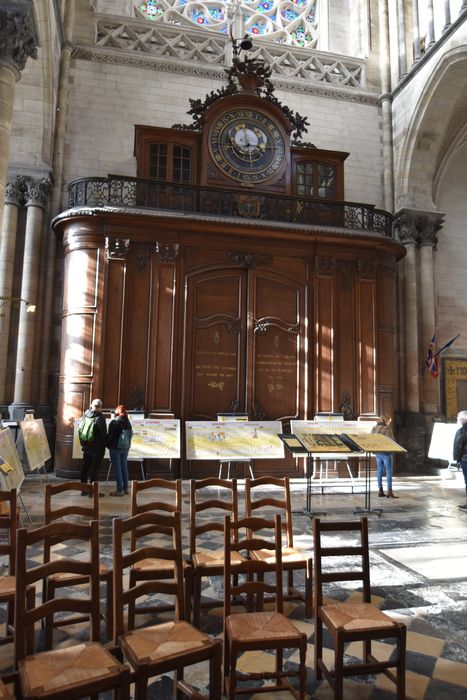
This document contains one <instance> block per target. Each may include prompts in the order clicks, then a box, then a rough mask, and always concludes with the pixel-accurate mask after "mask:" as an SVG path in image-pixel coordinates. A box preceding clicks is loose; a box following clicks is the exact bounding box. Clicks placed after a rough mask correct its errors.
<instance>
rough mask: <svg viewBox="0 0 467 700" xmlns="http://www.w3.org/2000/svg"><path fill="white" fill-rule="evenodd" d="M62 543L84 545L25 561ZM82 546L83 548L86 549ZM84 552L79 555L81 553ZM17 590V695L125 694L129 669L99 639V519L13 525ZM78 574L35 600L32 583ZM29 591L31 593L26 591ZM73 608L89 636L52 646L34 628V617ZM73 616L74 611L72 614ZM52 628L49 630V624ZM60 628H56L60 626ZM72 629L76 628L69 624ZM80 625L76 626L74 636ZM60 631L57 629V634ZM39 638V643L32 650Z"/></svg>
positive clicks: (50, 698) (70, 698) (124, 698)
mask: <svg viewBox="0 0 467 700" xmlns="http://www.w3.org/2000/svg"><path fill="white" fill-rule="evenodd" d="M59 537H60V538H61V542H62V543H63V544H64V547H67V546H70V547H76V546H77V543H79V544H80V545H81V546H82V547H84V548H85V551H84V552H83V554H82V555H81V556H79V557H73V558H72V557H66V556H64V557H62V558H57V559H55V560H54V561H49V562H46V563H45V564H38V565H37V566H34V567H29V566H28V565H29V564H30V562H31V558H32V556H33V554H34V553H35V551H36V550H37V548H38V547H40V546H44V545H45V543H46V542H48V541H50V540H52V541H58V538H59ZM86 549H87V550H88V551H86ZM83 555H84V556H83ZM16 566H17V574H16V577H17V595H16V604H15V624H16V634H15V660H16V668H17V670H18V680H19V685H20V688H21V696H20V697H22V698H23V700H32V699H34V700H39V699H40V698H43V699H45V698H47V700H63V698H67V700H74V699H75V698H84V697H88V696H91V697H94V698H97V695H98V693H100V692H104V691H107V690H111V691H113V695H114V697H119V698H121V700H128V699H129V697H130V669H129V668H128V666H126V665H123V664H121V663H120V662H119V661H118V660H117V659H116V658H115V657H114V656H113V655H112V654H111V653H110V652H109V651H108V650H107V649H106V648H105V647H104V646H103V645H102V644H100V643H99V631H100V630H99V628H100V615H99V606H100V601H99V582H100V578H99V523H98V522H97V520H93V521H92V522H91V523H89V524H86V525H80V524H76V523H70V522H63V521H57V522H54V523H52V524H50V525H44V526H43V527H40V528H38V529H36V530H31V531H30V532H28V531H27V530H26V529H20V530H18V538H17V561H16ZM57 575H64V576H69V575H70V576H72V575H73V576H79V577H80V578H81V579H82V580H83V581H85V582H86V584H85V585H84V586H80V587H79V588H77V587H76V586H73V587H72V588H70V589H69V590H68V591H67V592H66V594H64V595H62V596H59V595H57V596H55V597H54V598H53V599H51V600H46V601H45V602H43V601H41V602H38V599H39V597H36V596H35V595H34V591H33V590H32V587H33V586H34V585H35V584H38V583H39V582H41V581H43V579H47V578H48V577H49V576H57ZM31 591H32V593H31ZM70 612H71V613H79V614H80V615H84V616H85V618H84V619H85V620H86V623H85V624H86V626H87V628H88V632H89V634H88V637H89V641H84V642H83V641H79V642H76V643H73V644H71V645H70V644H69V640H68V639H66V640H65V642H64V643H63V644H62V645H61V646H58V642H57V644H56V645H55V648H53V647H54V639H53V636H52V639H50V638H49V636H48V635H41V634H37V630H36V629H35V626H36V623H37V622H40V621H42V622H44V621H45V620H46V619H47V618H48V617H50V616H52V617H53V616H54V615H56V614H60V615H61V614H66V613H70ZM72 617H74V616H72ZM52 631H53V630H52ZM61 632H62V630H61ZM73 632H76V631H75V630H73ZM83 633H84V630H82V631H80V639H81V636H82V634H83ZM60 637H62V634H61V635H60ZM41 639H43V640H44V648H43V649H42V650H40V651H36V646H38V645H39V643H40V641H41Z"/></svg>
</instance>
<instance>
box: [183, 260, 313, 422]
mask: <svg viewBox="0 0 467 700" xmlns="http://www.w3.org/2000/svg"><path fill="white" fill-rule="evenodd" d="M185 328H186V344H185V372H184V407H185V419H187V420H215V419H216V414H217V413H218V412H232V411H240V412H245V413H248V415H249V417H250V419H254V420H278V419H283V420H287V419H289V418H293V417H298V416H299V415H300V414H303V411H304V386H305V378H306V369H305V363H304V361H303V352H304V350H303V348H304V347H305V343H304V338H305V287H304V285H302V284H300V283H297V282H295V281H294V280H293V279H291V278H290V277H288V276H286V275H281V274H278V273H277V272H273V271H270V270H264V269H254V268H253V269H238V268H235V269H228V270H216V271H209V272H202V273H199V274H194V275H192V276H190V277H189V278H188V283H187V305H186V325H185Z"/></svg>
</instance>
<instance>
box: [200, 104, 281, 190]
mask: <svg viewBox="0 0 467 700" xmlns="http://www.w3.org/2000/svg"><path fill="white" fill-rule="evenodd" d="M292 128H293V127H292V125H291V124H290V122H289V120H288V119H287V117H286V116H285V115H284V113H283V112H282V110H280V109H279V108H278V107H276V105H274V104H273V103H271V102H269V101H268V100H267V99H262V98H260V97H257V96H256V95H248V94H242V95H229V96H228V97H225V98H224V99H222V100H219V101H218V102H216V103H215V104H213V105H212V106H211V107H209V108H208V109H207V110H206V113H205V116H204V124H203V136H202V148H201V184H203V185H211V186H213V187H226V186H227V187H241V188H245V189H253V188H255V189H256V188H258V189H260V190H263V191H274V192H282V193H286V192H288V191H289V187H290V134H291V132H292Z"/></svg>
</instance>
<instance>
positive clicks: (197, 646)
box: [113, 512, 222, 700]
mask: <svg viewBox="0 0 467 700" xmlns="http://www.w3.org/2000/svg"><path fill="white" fill-rule="evenodd" d="M135 528H136V529H137V530H139V532H140V534H141V531H144V529H145V528H147V529H148V532H149V533H150V534H151V535H152V534H153V533H154V530H155V529H157V528H159V530H160V532H161V533H162V535H164V536H165V535H166V533H167V530H169V529H170V530H171V532H172V542H171V546H170V547H168V546H167V547H161V546H158V545H153V546H150V545H149V544H146V545H144V546H143V547H141V548H140V549H132V548H131V546H130V549H129V551H126V548H125V544H126V543H125V541H124V538H125V536H127V537H128V535H129V538H130V543H131V541H133V538H132V536H131V533H132V530H133V529H135ZM113 547H114V549H113V551H114V629H115V641H116V642H118V643H119V644H120V647H121V650H122V652H123V654H124V657H125V658H126V659H127V660H128V661H129V663H130V664H131V666H132V667H133V669H134V673H135V698H136V700H144V699H145V698H147V692H148V689H147V687H148V680H149V678H151V677H153V676H156V675H159V674H161V673H167V672H170V671H173V672H174V692H173V696H174V698H175V697H177V698H180V697H181V696H182V694H184V695H186V696H188V697H194V698H198V699H200V698H203V697H205V696H203V695H201V694H200V693H199V692H198V691H196V689H194V688H193V687H192V686H190V685H189V684H188V683H187V682H185V681H184V679H183V670H184V668H185V667H186V666H191V665H192V664H195V663H198V662H200V661H209V698H210V700H219V698H220V697H221V663H222V646H221V643H220V641H219V640H214V639H211V637H209V636H208V635H206V634H203V633H202V632H200V631H199V630H197V629H196V628H195V627H193V626H192V625H190V624H189V623H188V622H186V621H185V596H184V592H183V564H182V538H181V518H180V513H179V512H176V513H170V514H166V515H161V514H159V513H152V512H147V513H141V514H139V515H135V516H133V517H131V518H127V519H122V520H120V519H118V518H115V519H114V521H113ZM148 557H150V558H155V559H165V560H167V561H170V563H171V566H172V569H173V577H172V578H170V579H154V578H152V579H148V580H145V581H139V582H138V583H135V585H133V586H130V587H125V580H127V579H126V577H125V572H126V571H128V570H129V569H130V567H132V566H134V565H135V563H136V562H138V561H141V560H143V559H147V558H148ZM156 594H164V595H173V596H174V599H175V619H174V620H173V621H170V622H164V623H160V624H156V625H153V626H150V627H144V628H141V629H134V628H132V627H131V625H130V622H131V620H130V617H129V616H128V617H127V620H128V630H127V631H126V632H125V625H124V619H125V614H124V610H125V607H126V606H130V605H135V604H136V601H137V600H138V599H139V598H140V597H141V596H148V595H156ZM133 619H134V616H133Z"/></svg>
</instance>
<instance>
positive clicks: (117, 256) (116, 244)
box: [105, 238, 130, 260]
mask: <svg viewBox="0 0 467 700" xmlns="http://www.w3.org/2000/svg"><path fill="white" fill-rule="evenodd" d="M129 249H130V239H129V238H106V239H105V252H106V254H107V260H126V259H127V257H128V251H129Z"/></svg>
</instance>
